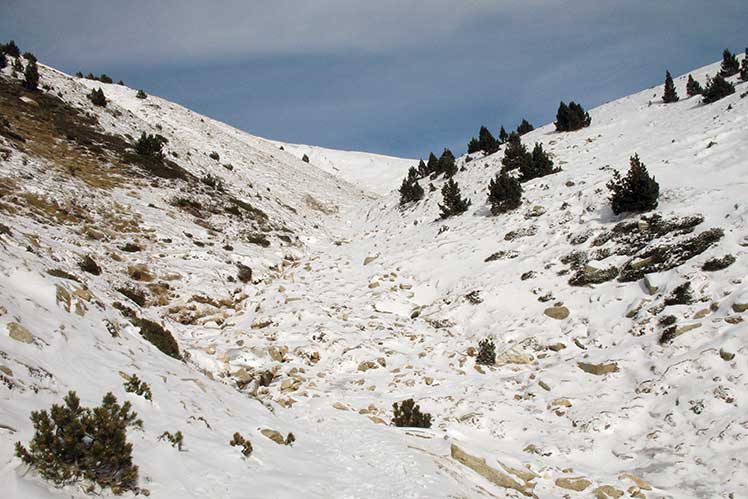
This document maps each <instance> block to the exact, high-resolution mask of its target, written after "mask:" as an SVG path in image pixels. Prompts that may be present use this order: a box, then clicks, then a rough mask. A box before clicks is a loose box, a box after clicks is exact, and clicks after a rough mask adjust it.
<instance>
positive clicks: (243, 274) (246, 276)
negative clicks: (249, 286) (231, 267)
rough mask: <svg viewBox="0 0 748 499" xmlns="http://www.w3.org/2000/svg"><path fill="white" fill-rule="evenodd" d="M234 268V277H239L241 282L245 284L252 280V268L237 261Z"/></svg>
mask: <svg viewBox="0 0 748 499" xmlns="http://www.w3.org/2000/svg"><path fill="white" fill-rule="evenodd" d="M236 268H237V270H238V273H237V275H236V278H237V279H239V281H240V282H243V283H245V284H246V283H248V282H252V269H251V268H249V267H247V266H246V265H244V264H241V263H237V264H236Z"/></svg>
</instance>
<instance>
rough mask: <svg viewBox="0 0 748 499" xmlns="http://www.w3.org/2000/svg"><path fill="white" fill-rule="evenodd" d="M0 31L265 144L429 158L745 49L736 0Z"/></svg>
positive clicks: (154, 6) (92, 22)
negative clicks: (487, 133)
mask: <svg viewBox="0 0 748 499" xmlns="http://www.w3.org/2000/svg"><path fill="white" fill-rule="evenodd" d="M2 4H3V6H2V7H0V33H2V35H0V36H2V38H5V39H11V38H12V39H15V40H16V42H17V43H18V45H19V46H20V47H21V49H22V50H24V51H25V50H30V51H32V52H34V53H35V54H36V55H37V56H38V57H39V59H40V61H42V62H44V63H47V64H50V65H52V66H55V67H57V68H59V69H62V70H64V71H67V72H69V73H74V72H75V71H78V70H80V71H83V72H84V73H88V72H89V71H90V72H94V73H97V74H98V73H101V72H106V73H107V74H109V75H110V76H112V77H113V78H114V79H115V80H119V79H123V80H124V81H125V82H126V83H127V84H128V85H130V86H132V87H136V88H143V89H145V90H146V91H147V92H150V93H154V94H157V95H160V96H162V97H165V98H168V99H171V100H174V101H177V102H179V103H182V104H184V105H186V106H188V107H190V108H193V109H195V110H196V111H199V112H202V113H204V114H207V115H209V116H211V117H214V118H217V119H220V120H222V121H226V122H228V123H230V124H232V125H234V126H237V127H239V128H242V129H244V130H247V131H249V132H251V133H254V134H257V135H261V136H265V137H268V138H273V139H278V140H286V141H289V142H303V143H310V144H317V145H323V146H328V147H335V148H340V149H359V150H368V151H373V152H381V153H386V154H393V155H402V156H412V157H418V156H425V155H427V154H428V152H429V151H430V150H434V151H435V152H439V151H441V149H442V148H443V147H445V146H446V147H450V148H452V149H453V150H454V151H455V152H456V153H459V152H463V151H464V149H465V144H466V143H467V140H468V139H469V138H470V136H471V135H474V134H477V130H478V128H479V127H480V126H481V125H486V126H488V127H489V128H490V129H491V130H492V131H494V132H496V130H497V129H498V127H499V125H501V124H504V126H505V127H506V128H507V129H509V128H513V127H516V125H517V124H518V123H519V121H520V120H521V119H522V118H523V117H525V118H527V119H529V120H530V121H531V122H532V123H533V124H536V125H538V124H542V123H547V122H549V121H551V120H552V119H553V118H554V116H555V112H556V108H557V107H558V102H559V101H560V100H577V101H580V102H581V103H582V104H583V105H584V106H585V107H587V108H589V107H593V106H595V105H598V104H600V103H602V102H604V101H606V100H611V99H615V98H617V97H619V96H623V95H626V94H628V93H631V92H634V91H637V90H640V89H642V88H644V87H647V86H650V85H653V84H657V83H659V82H660V81H662V79H663V77H664V73H665V69H670V71H671V72H672V73H673V74H680V73H682V72H686V71H688V70H689V69H692V68H696V67H699V66H702V65H704V64H708V63H710V62H713V61H716V60H718V59H719V58H720V57H721V53H722V50H723V49H724V48H725V47H728V48H730V49H731V50H733V51H740V52H742V51H743V49H744V47H745V46H746V45H748V30H746V26H748V2H746V1H744V0H740V1H737V0H733V1H727V0H712V1H710V2H704V1H703V0H702V1H695V0H680V1H678V0H616V1H609V0H566V1H563V0H495V1H488V0H461V1H456V0H430V1H424V0H419V1H407V0H399V1H395V0H379V1H377V2H363V1H359V0H347V1H346V0H312V1H306V2H304V1H299V0H267V1H264V0H263V1H259V0H255V1H252V0H245V1H238V0H226V1H221V0H214V1H194V0H180V1H176V0H158V1H155V0H149V1H145V0H120V1H111V0H87V1H84V0H2Z"/></svg>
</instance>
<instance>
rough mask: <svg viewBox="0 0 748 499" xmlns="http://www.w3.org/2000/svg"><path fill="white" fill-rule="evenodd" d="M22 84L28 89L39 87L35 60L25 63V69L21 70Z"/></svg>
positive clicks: (37, 68)
mask: <svg viewBox="0 0 748 499" xmlns="http://www.w3.org/2000/svg"><path fill="white" fill-rule="evenodd" d="M23 86H24V87H26V88H27V89H29V90H36V89H38V88H39V67H38V66H37V65H36V61H29V62H28V63H27V64H26V69H25V70H24V71H23Z"/></svg>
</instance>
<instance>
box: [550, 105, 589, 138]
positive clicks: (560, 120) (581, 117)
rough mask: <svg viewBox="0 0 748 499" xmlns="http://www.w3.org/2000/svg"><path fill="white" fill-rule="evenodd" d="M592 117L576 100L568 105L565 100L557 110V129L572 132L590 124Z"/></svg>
mask: <svg viewBox="0 0 748 499" xmlns="http://www.w3.org/2000/svg"><path fill="white" fill-rule="evenodd" d="M590 123H592V118H590V115H589V113H587V112H585V111H584V108H583V107H582V106H581V105H580V104H577V103H576V102H574V101H571V102H569V105H568V106H567V105H566V104H565V103H564V102H563V101H561V104H560V105H559V106H558V112H556V130H557V131H559V132H571V131H574V130H579V129H581V128H584V127H588V126H590Z"/></svg>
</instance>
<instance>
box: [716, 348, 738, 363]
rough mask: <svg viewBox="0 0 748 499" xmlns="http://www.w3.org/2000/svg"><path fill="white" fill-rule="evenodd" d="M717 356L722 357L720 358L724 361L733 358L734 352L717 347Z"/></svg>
mask: <svg viewBox="0 0 748 499" xmlns="http://www.w3.org/2000/svg"><path fill="white" fill-rule="evenodd" d="M719 356H720V357H722V360H724V361H726V362H730V361H731V360H732V359H734V358H735V354H734V353H732V352H727V351H725V350H723V349H721V348H720V349H719Z"/></svg>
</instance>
